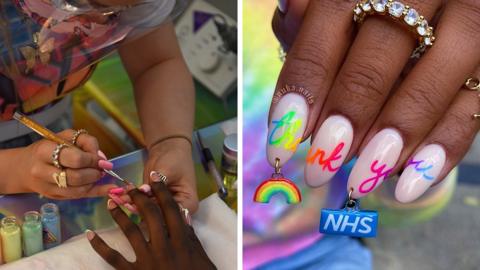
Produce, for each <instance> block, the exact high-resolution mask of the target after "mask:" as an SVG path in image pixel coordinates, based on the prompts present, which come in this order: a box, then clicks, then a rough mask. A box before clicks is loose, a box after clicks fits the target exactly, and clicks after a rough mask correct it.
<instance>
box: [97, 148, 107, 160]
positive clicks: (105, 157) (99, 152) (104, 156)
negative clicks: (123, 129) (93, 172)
mask: <svg viewBox="0 0 480 270" xmlns="http://www.w3.org/2000/svg"><path fill="white" fill-rule="evenodd" d="M97 154H98V156H99V157H100V158H103V159H105V160H107V159H108V158H107V156H106V155H105V153H103V152H102V150H98V152H97Z"/></svg>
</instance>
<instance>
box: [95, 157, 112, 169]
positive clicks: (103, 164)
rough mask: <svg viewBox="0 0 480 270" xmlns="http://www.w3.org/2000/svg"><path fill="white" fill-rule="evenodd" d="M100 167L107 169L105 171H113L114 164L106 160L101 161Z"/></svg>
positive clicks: (99, 162)
mask: <svg viewBox="0 0 480 270" xmlns="http://www.w3.org/2000/svg"><path fill="white" fill-rule="evenodd" d="M98 167H100V168H102V169H105V170H112V169H113V163H112V162H110V161H106V160H103V159H101V160H99V161H98Z"/></svg>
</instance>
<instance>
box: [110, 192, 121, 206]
mask: <svg viewBox="0 0 480 270" xmlns="http://www.w3.org/2000/svg"><path fill="white" fill-rule="evenodd" d="M108 197H110V199H112V200H113V201H114V202H115V203H116V204H118V205H124V204H125V201H123V200H122V199H120V197H118V196H117V195H115V194H108Z"/></svg>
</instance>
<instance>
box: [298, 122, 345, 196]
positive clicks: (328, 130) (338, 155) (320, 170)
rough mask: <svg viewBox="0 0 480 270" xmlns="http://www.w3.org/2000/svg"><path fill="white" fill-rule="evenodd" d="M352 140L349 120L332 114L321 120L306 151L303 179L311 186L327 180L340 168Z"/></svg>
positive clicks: (321, 183)
mask: <svg viewBox="0 0 480 270" xmlns="http://www.w3.org/2000/svg"><path fill="white" fill-rule="evenodd" d="M352 140H353V128H352V124H350V121H349V120H348V119H347V118H345V117H343V116H339V115H333V116H330V117H329V118H327V120H325V122H323V124H322V126H321V127H320V129H319V130H318V132H317V135H315V138H314V140H313V143H312V147H311V148H310V150H309V151H308V154H307V161H306V166H305V181H306V182H307V184H308V185H310V186H312V187H318V186H321V185H323V184H325V183H326V182H328V181H329V180H330V179H331V178H332V177H333V176H334V175H335V173H336V172H337V171H338V170H339V169H340V167H341V166H342V164H343V161H344V160H345V158H346V157H347V154H348V151H350V146H351V145H352Z"/></svg>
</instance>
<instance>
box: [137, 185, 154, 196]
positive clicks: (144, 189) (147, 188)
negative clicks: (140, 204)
mask: <svg viewBox="0 0 480 270" xmlns="http://www.w3.org/2000/svg"><path fill="white" fill-rule="evenodd" d="M138 189H139V190H140V191H142V192H143V193H145V194H149V193H150V192H151V191H152V188H151V187H150V185H147V184H143V185H141V186H140V187H139V188H138Z"/></svg>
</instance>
